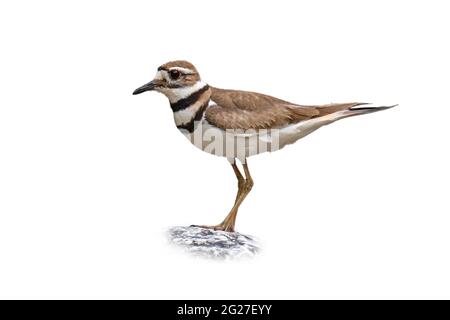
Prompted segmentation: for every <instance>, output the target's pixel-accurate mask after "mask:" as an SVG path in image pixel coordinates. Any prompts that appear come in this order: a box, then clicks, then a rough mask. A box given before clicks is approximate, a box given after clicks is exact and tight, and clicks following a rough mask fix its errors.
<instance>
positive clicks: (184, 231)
mask: <svg viewBox="0 0 450 320" xmlns="http://www.w3.org/2000/svg"><path fill="white" fill-rule="evenodd" d="M167 234H168V237H169V240H170V241H171V242H172V243H173V244H175V245H177V246H179V247H181V248H183V249H184V250H185V251H187V252H189V253H191V254H193V255H195V256H201V257H207V258H218V259H235V258H245V257H253V256H255V255H256V254H257V253H258V252H259V250H260V248H259V245H258V242H257V241H256V239H255V238H254V237H251V236H248V235H244V234H241V233H238V232H225V231H215V230H211V229H205V228H200V227H195V226H190V227H172V228H170V229H169V230H168V231H167Z"/></svg>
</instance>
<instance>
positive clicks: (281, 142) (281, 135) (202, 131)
mask: <svg viewBox="0 0 450 320" xmlns="http://www.w3.org/2000/svg"><path fill="white" fill-rule="evenodd" d="M342 116H345V115H344V114H334V115H333V116H331V115H327V116H323V117H319V118H314V119H310V120H306V121H302V122H299V123H296V124H291V125H288V126H286V127H283V128H274V129H267V130H266V129H263V130H246V131H243V130H223V129H220V128H217V127H214V126H212V125H211V124H209V123H208V122H207V121H205V120H203V121H201V122H200V123H199V124H198V125H197V127H196V129H195V130H194V132H192V133H189V132H187V131H184V130H181V131H182V132H183V134H184V135H185V136H186V138H187V139H189V141H191V143H192V144H194V145H195V146H196V147H198V148H199V149H201V150H203V151H205V152H208V153H211V154H213V155H216V156H219V157H226V158H228V159H234V158H238V159H239V160H240V161H245V158H248V157H251V156H254V155H256V154H260V153H263V152H273V151H277V150H280V149H282V148H283V147H284V146H286V145H288V144H291V143H294V142H295V141H297V140H298V139H301V138H303V137H304V136H306V135H308V134H310V133H311V132H313V131H314V130H317V129H318V128H320V127H321V126H323V125H325V124H328V123H331V122H334V121H336V120H337V119H339V118H341V117H342Z"/></svg>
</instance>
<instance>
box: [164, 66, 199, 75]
mask: <svg viewBox="0 0 450 320" xmlns="http://www.w3.org/2000/svg"><path fill="white" fill-rule="evenodd" d="M171 70H178V71H180V72H182V73H184V74H193V73H195V71H194V70H191V69H188V68H183V67H172V68H170V69H169V71H171Z"/></svg>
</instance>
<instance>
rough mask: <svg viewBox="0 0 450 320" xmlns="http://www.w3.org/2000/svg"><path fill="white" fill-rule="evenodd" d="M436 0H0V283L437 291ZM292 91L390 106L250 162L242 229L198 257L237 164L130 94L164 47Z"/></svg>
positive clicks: (275, 291)
mask: <svg viewBox="0 0 450 320" xmlns="http://www.w3.org/2000/svg"><path fill="white" fill-rule="evenodd" d="M448 12H449V11H448V8H447V7H446V2H445V1H421V2H419V1H407V2H406V1H376V2H375V1H374V2H370V3H369V2H363V1H311V2H308V3H301V2H299V1H291V2H283V1H276V2H264V1H254V2H251V1H222V2H218V1H177V2H175V1H126V2H125V1H121V2H119V1H77V2H67V1H64V2H63V1H39V2H36V1H14V2H13V1H8V2H5V1H3V2H2V3H1V5H0V33H1V38H0V41H1V51H0V56H1V59H0V90H1V93H0V298H44V299H46V298H61V299H64V298H87V299H90V298H138V299H141V298H192V299H196V298H210V299H214V298H255V299H256V298H296V299H300V298H308V299H313V298H343V299H347V298H361V299H365V298H388V299H390V298H450V272H449V270H450V257H449V245H450V232H449V227H450V217H449V214H450V210H449V199H448V192H449V179H450V174H449V163H450V157H449V151H448V150H449V141H448V139H449V133H450V132H449V127H448V121H449V120H448V119H449V116H450V113H449V94H448V93H449V92H448V91H449V74H450V68H449V58H448V57H449V56H450V50H449V41H448V30H449V29H450V22H449V21H450V20H449V19H448ZM173 59H186V60H189V61H191V62H193V63H194V64H195V65H196V66H197V68H198V69H199V71H200V74H201V75H202V78H203V79H204V80H205V81H206V82H208V83H210V84H211V85H214V86H217V87H225V88H237V89H246V90H252V91H259V92H263V93H267V94H271V95H274V96H277V97H280V98H284V99H286V100H290V101H292V102H297V103H303V104H320V103H329V102H348V101H364V102H375V103H381V104H395V103H399V104H400V106H399V107H397V108H395V109H391V110H388V111H383V112H380V113H376V114H371V115H367V116H361V117H354V118H351V119H345V120H342V121H340V122H338V123H335V124H333V125H330V126H327V127H324V128H322V129H320V130H319V131H317V132H315V133H313V134H311V135H310V136H308V137H306V138H305V139H303V140H300V141H298V142H297V143H296V144H295V145H293V146H289V147H286V148H285V149H283V150H281V151H279V152H276V153H273V154H264V155H260V156H257V157H254V158H251V159H250V161H249V165H250V169H251V171H252V174H253V177H254V180H255V187H254V189H253V191H252V192H251V194H250V195H249V197H248V198H247V199H246V201H245V202H244V204H243V205H242V207H241V210H240V214H239V216H238V221H237V228H238V231H241V232H243V233H248V234H252V235H255V236H257V237H259V238H260V239H261V241H262V243H263V246H264V249H263V252H262V253H261V254H260V255H259V256H258V257H257V258H255V259H252V260H244V261H227V262H218V261H209V260H203V259H198V258H192V257H189V256H187V255H186V254H185V253H183V252H180V251H178V250H177V249H174V248H173V247H171V246H169V245H168V244H167V242H166V238H165V234H164V231H165V229H166V228H167V227H169V226H173V225H187V224H192V223H206V224H213V223H218V222H220V221H221V220H222V219H223V217H224V216H225V215H226V213H227V212H228V210H229V209H230V207H231V204H232V202H233V201H234V197H235V192H236V187H237V186H236V181H235V177H234V174H233V172H232V170H231V168H230V166H229V164H228V163H227V161H226V160H225V159H222V158H218V157H214V156H211V155H208V154H206V153H203V152H201V151H199V150H197V149H196V148H195V147H193V146H192V145H190V144H189V143H187V141H186V139H185V138H184V137H183V136H182V135H181V134H180V133H179V132H178V131H177V130H176V128H175V125H174V123H173V119H172V113H171V110H170V108H169V104H168V102H167V99H166V98H165V97H164V96H162V95H159V94H157V93H146V94H143V95H139V96H132V95H131V93H132V91H133V90H134V89H135V88H137V87H138V86H140V85H142V84H144V83H146V82H147V81H149V80H151V79H152V77H153V76H154V74H155V71H156V68H157V67H158V66H159V65H160V64H162V63H164V62H167V61H169V60H173Z"/></svg>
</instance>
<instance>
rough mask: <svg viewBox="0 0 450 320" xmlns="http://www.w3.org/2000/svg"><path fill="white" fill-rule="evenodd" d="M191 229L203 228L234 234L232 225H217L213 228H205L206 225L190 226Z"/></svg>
mask: <svg viewBox="0 0 450 320" xmlns="http://www.w3.org/2000/svg"><path fill="white" fill-rule="evenodd" d="M191 227H197V228H204V229H211V230H214V231H226V232H234V226H232V225H225V224H222V223H221V224H218V225H215V226H207V225H195V224H193V225H191Z"/></svg>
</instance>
